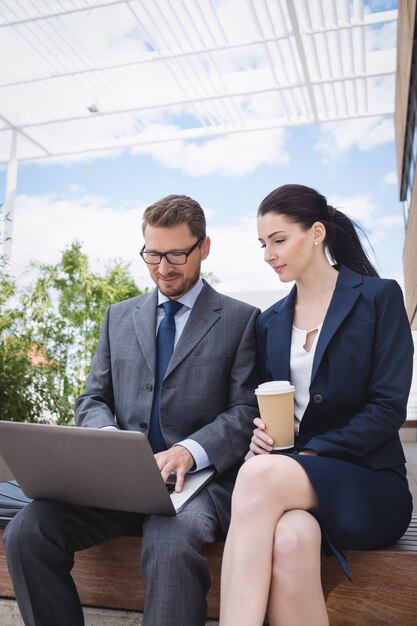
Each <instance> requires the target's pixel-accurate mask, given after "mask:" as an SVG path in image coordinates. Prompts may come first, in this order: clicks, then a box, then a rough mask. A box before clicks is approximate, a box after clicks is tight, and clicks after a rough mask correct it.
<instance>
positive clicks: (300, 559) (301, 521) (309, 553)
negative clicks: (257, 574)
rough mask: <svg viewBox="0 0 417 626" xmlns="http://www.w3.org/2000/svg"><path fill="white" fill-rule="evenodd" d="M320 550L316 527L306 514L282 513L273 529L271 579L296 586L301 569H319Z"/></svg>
mask: <svg viewBox="0 0 417 626" xmlns="http://www.w3.org/2000/svg"><path fill="white" fill-rule="evenodd" d="M320 548H321V530H320V526H319V524H318V522H317V520H316V519H315V518H314V517H313V516H312V515H311V514H310V513H309V512H308V511H301V510H294V511H288V512H287V513H284V515H282V517H281V518H280V519H279V521H278V523H277V525H276V528H275V534H274V543H273V560H272V562H273V576H274V577H278V578H282V579H284V580H285V581H287V582H288V581H290V580H293V581H294V583H295V584H297V581H299V580H300V573H301V572H302V570H304V571H306V570H307V569H309V568H317V566H318V567H319V566H320Z"/></svg>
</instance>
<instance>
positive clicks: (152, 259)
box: [140, 237, 205, 265]
mask: <svg viewBox="0 0 417 626" xmlns="http://www.w3.org/2000/svg"><path fill="white" fill-rule="evenodd" d="M204 239H205V237H200V239H199V240H198V241H196V243H195V244H194V245H193V246H192V247H191V248H190V249H189V250H187V251H186V252H176V251H175V250H174V251H173V252H147V251H146V250H145V246H143V248H142V250H141V251H140V256H141V257H142V259H143V260H144V261H145V263H147V264H148V265H158V264H159V263H160V262H161V261H162V259H163V257H165V259H166V261H167V263H169V264H170V265H185V264H186V263H187V259H188V257H189V256H190V254H191V253H192V252H194V250H195V249H196V248H197V247H198V246H199V245H200V244H201V243H202V242H203V241H204Z"/></svg>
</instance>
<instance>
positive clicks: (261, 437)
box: [249, 417, 274, 454]
mask: <svg viewBox="0 0 417 626" xmlns="http://www.w3.org/2000/svg"><path fill="white" fill-rule="evenodd" d="M253 423H254V424H255V426H256V428H255V429H254V431H253V435H252V439H251V442H250V446H249V449H250V451H251V452H253V454H269V453H270V452H272V450H273V447H272V444H273V443H274V442H273V440H272V437H270V436H269V435H268V434H267V433H266V432H265V424H264V423H263V421H262V420H261V418H260V417H255V419H254V420H253Z"/></svg>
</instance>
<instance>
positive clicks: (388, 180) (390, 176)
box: [383, 172, 398, 185]
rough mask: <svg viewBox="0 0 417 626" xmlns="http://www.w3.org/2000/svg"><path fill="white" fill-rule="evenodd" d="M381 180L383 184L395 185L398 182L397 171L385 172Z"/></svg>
mask: <svg viewBox="0 0 417 626" xmlns="http://www.w3.org/2000/svg"><path fill="white" fill-rule="evenodd" d="M383 182H384V185H396V184H397V183H398V176H397V172H387V173H386V174H385V176H384V181H383Z"/></svg>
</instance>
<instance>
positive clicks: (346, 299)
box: [311, 266, 362, 380]
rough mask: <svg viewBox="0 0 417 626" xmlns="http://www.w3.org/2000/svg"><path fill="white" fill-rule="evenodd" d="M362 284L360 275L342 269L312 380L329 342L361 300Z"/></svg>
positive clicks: (323, 331) (322, 332)
mask: <svg viewBox="0 0 417 626" xmlns="http://www.w3.org/2000/svg"><path fill="white" fill-rule="evenodd" d="M361 284H362V277H361V275H360V274H357V273H356V272H353V271H352V270H350V269H348V268H347V267H344V266H342V267H341V269H340V272H339V276H338V278H337V283H336V288H335V290H334V293H333V297H332V299H331V301H330V305H329V308H328V310H327V313H326V317H325V318H324V322H323V326H322V329H321V333H320V336H319V339H318V342H317V347H316V352H315V355H314V361H313V369H312V372H311V380H313V379H314V376H315V375H316V373H317V370H318V368H319V365H320V363H321V360H322V358H323V355H324V352H325V350H326V348H327V346H328V345H329V342H330V341H331V339H332V337H333V336H334V334H335V332H336V331H337V329H338V328H339V326H340V325H341V323H342V322H343V320H344V319H345V318H346V316H347V315H348V313H349V312H350V311H351V310H352V308H353V307H354V305H355V302H356V301H357V299H358V298H359V295H360V290H359V289H358V288H357V287H359V286H360V285H361Z"/></svg>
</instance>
